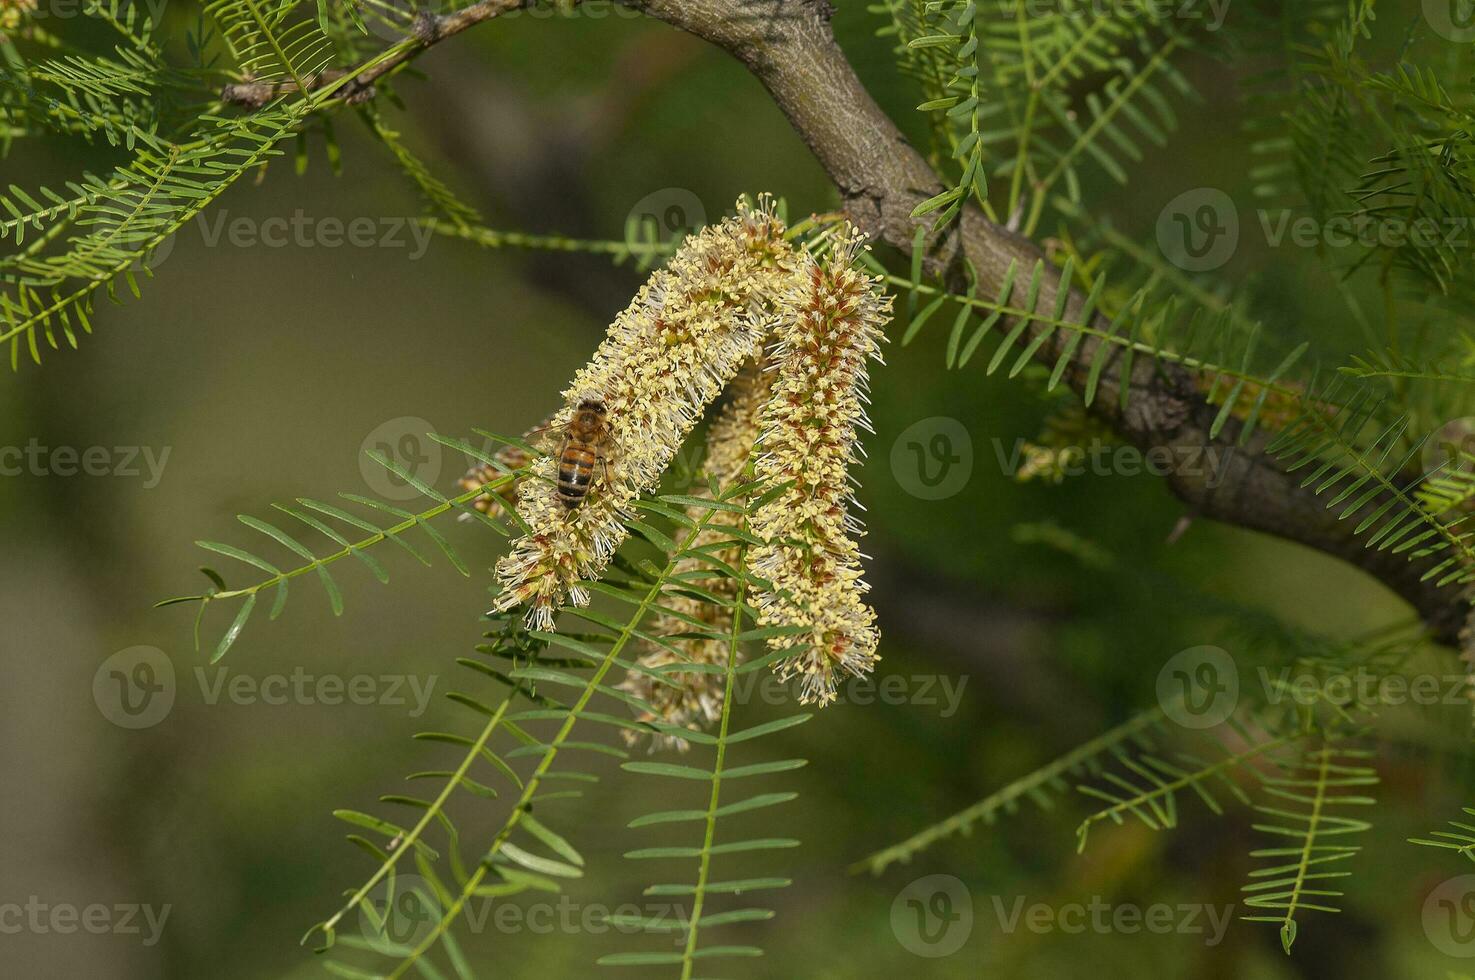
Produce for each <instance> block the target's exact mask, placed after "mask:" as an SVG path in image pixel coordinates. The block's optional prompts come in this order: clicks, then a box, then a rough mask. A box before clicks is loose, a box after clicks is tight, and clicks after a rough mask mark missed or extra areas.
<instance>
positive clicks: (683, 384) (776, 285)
mask: <svg viewBox="0 0 1475 980" xmlns="http://www.w3.org/2000/svg"><path fill="white" fill-rule="evenodd" d="M784 230H785V229H784V227H783V224H782V223H781V222H780V221H779V220H778V219H777V218H776V217H775V216H774V214H773V212H772V209H771V207H770V205H769V204H768V202H767V201H766V200H760V204H759V206H758V207H757V208H753V207H751V206H749V205H747V204H746V203H745V202H741V201H740V202H739V204H738V213H737V215H736V216H735V217H732V218H728V219H727V220H725V221H723V222H721V223H720V224H717V225H713V226H710V227H708V228H706V229H704V230H703V231H702V232H700V233H699V234H697V235H695V236H693V237H692V238H689V239H688V240H687V241H686V242H685V243H684V244H683V245H682V247H681V248H680V250H678V251H677V253H676V254H675V255H674V256H673V257H672V259H671V261H670V262H669V263H668V265H667V266H666V268H664V269H662V270H660V271H658V272H656V273H655V274H654V275H653V276H651V278H650V280H649V281H648V282H647V283H646V284H645V285H644V286H643V287H642V288H641V290H640V292H639V293H638V294H637V295H636V297H635V300H634V302H632V303H631V304H630V306H629V307H628V308H627V309H626V310H625V311H624V312H623V313H621V314H620V315H619V317H618V318H617V319H616V320H615V322H614V324H612V325H611V326H610V328H609V332H608V335H607V336H606V338H605V340H604V342H603V343H601V344H600V346H599V349H598V350H597V351H596V352H595V354H594V358H593V360H592V361H591V362H590V363H589V365H588V366H587V367H585V368H584V369H583V370H581V371H580V372H579V373H578V374H577V375H576V376H575V377H574V380H573V383H572V384H571V385H570V386H569V388H568V389H567V390H566V391H565V392H564V398H565V401H566V404H567V406H569V407H565V408H564V409H563V410H562V411H560V412H558V413H557V414H555V416H554V419H553V430H552V431H551V432H550V434H549V435H548V436H547V437H546V438H545V440H544V445H545V447H547V448H548V449H550V450H555V449H556V447H557V443H558V434H559V432H560V431H561V429H562V427H563V426H564V425H565V424H566V423H567V422H568V420H569V418H570V416H571V415H572V411H573V409H572V406H575V405H577V404H578V403H579V402H580V401H583V400H584V399H598V400H602V401H603V402H604V403H605V406H606V409H607V420H608V424H609V437H610V447H611V451H610V452H609V453H608V462H607V469H608V473H609V478H608V480H606V479H604V478H603V477H604V474H603V472H600V473H599V474H598V475H597V477H596V482H595V487H594V489H593V490H592V491H591V492H590V493H589V495H588V497H587V498H586V499H585V500H584V502H583V503H582V504H581V505H580V506H579V507H577V508H576V509H574V510H567V509H565V508H564V507H563V505H562V504H560V503H559V501H558V499H557V496H556V494H555V492H554V480H555V477H556V467H557V460H555V459H554V458H552V457H551V456H549V457H544V458H542V459H540V460H538V461H537V462H536V463H535V464H534V465H533V467H532V470H531V471H530V476H531V478H530V479H528V480H525V481H524V482H523V484H522V486H521V487H520V488H519V491H518V503H517V513H518V515H519V517H520V518H521V519H522V522H523V523H524V524H525V525H526V526H527V531H528V533H526V534H524V535H523V536H522V537H521V538H519V539H518V540H517V541H516V542H515V543H514V544H513V547H512V551H511V552H510V553H509V554H508V555H507V556H506V557H504V558H502V559H501V560H500V561H499V562H498V563H497V569H496V571H497V579H498V581H499V583H500V584H501V592H500V593H499V595H498V596H497V598H496V600H495V602H494V608H495V609H497V610H499V611H505V610H508V609H511V608H513V607H516V606H519V605H522V604H524V603H526V604H527V606H528V610H527V614H526V622H527V624H528V626H529V628H532V629H541V630H548V629H552V628H553V621H554V615H555V613H556V612H557V610H558V609H559V608H560V607H562V606H563V605H564V604H565V603H566V602H572V603H573V604H575V605H585V604H587V603H588V601H589V595H588V592H587V590H585V589H584V588H582V587H581V586H580V585H579V584H578V583H579V582H581V581H587V580H591V579H594V578H597V577H598V576H599V574H600V573H601V572H602V571H603V570H604V567H605V565H606V563H608V561H609V559H610V557H611V556H612V555H613V554H614V552H615V549H616V548H617V547H618V546H619V545H620V543H621V541H623V540H624V538H625V535H626V533H627V532H626V529H625V526H624V524H623V523H622V519H624V518H627V517H629V516H630V515H631V507H632V505H633V503H634V502H635V500H636V499H637V498H638V497H639V496H640V495H641V494H642V493H647V492H649V491H651V490H653V489H655V487H656V485H657V484H658V482H659V481H660V477H661V474H662V472H664V471H665V469H666V467H667V466H669V465H670V463H671V460H672V459H673V458H674V457H675V454H676V452H677V450H678V449H679V448H680V446H681V443H682V441H683V440H684V439H685V438H686V435H687V434H688V433H689V432H690V431H691V429H692V427H693V426H694V425H695V424H696V422H697V420H698V419H699V418H700V417H701V415H702V413H703V411H704V410H705V408H706V406H707V405H709V404H710V403H711V402H712V401H713V400H714V399H715V398H716V397H717V395H718V393H719V392H721V390H722V389H723V387H724V386H725V385H726V384H727V382H728V381H730V380H731V379H732V377H733V376H734V375H735V374H736V373H737V372H738V369H739V368H740V367H741V366H742V364H743V363H744V362H745V361H746V360H747V359H749V358H750V357H752V356H753V355H754V353H755V352H756V351H757V349H758V348H759V347H760V345H761V341H762V338H763V336H764V334H765V332H766V330H767V329H768V327H769V325H770V319H771V317H772V314H773V309H774V306H775V303H776V301H777V298H778V297H779V296H780V295H781V294H783V293H784V292H785V290H786V289H787V287H788V286H789V284H790V280H791V277H792V276H793V274H794V272H793V270H794V267H795V253H794V251H793V249H792V248H791V247H790V246H789V244H788V242H787V241H785V239H784Z"/></svg>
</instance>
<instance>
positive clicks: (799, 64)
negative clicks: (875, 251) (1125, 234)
mask: <svg viewBox="0 0 1475 980" xmlns="http://www.w3.org/2000/svg"><path fill="white" fill-rule="evenodd" d="M626 2H628V3H629V5H630V6H632V7H635V8H638V9H640V10H643V11H645V12H646V13H648V14H650V15H651V16H653V17H657V18H659V19H661V20H663V21H666V22H667V23H669V24H671V25H673V26H675V27H678V28H681V29H682V30H685V31H688V32H690V33H692V34H694V35H696V36H698V37H701V38H703V39H705V40H707V41H710V42H712V43H713V44H716V45H717V46H719V47H721V48H723V49H724V50H726V51H728V52H729V53H730V54H732V55H733V56H734V57H736V58H737V59H738V60H739V61H741V62H742V63H743V64H744V65H746V66H747V68H748V69H749V71H751V72H752V73H753V75H754V76H755V77H756V78H757V79H758V80H759V81H760V82H762V84H763V85H764V87H765V88H767V90H768V91H769V93H770V94H771V95H772V96H773V99H774V101H775V102H776V103H777V104H778V106H779V108H780V109H782V110H783V112H784V113H785V115H787V116H788V118H789V121H790V122H791V123H792V124H793V126H794V128H795V130H796V131H797V132H798V134H799V136H800V137H801V138H802V139H803V140H804V142H805V143H806V144H808V146H809V148H810V149H811V150H812V151H813V152H814V154H815V156H816V157H817V158H818V160H819V162H820V163H821V165H822V166H823V167H824V169H825V171H826V172H827V173H828V174H829V176H830V179H831V180H833V181H834V183H835V186H836V187H837V188H838V189H839V191H840V195H841V197H842V198H843V200H844V205H845V211H846V213H847V215H848V216H849V217H850V218H851V220H853V221H854V222H855V223H856V224H857V225H858V226H859V227H860V229H861V230H862V231H864V232H865V233H866V234H867V235H869V236H871V237H872V238H873V239H875V240H877V241H882V242H886V243H888V244H890V245H893V246H895V247H897V248H901V249H906V250H910V249H911V245H912V239H913V235H914V234H915V231H916V226H917V223H918V221H917V219H914V218H912V217H911V216H910V215H911V212H912V210H913V208H915V207H916V205H917V204H918V203H920V202H921V201H923V200H925V199H927V198H929V197H931V196H933V195H934V194H937V193H939V192H940V191H942V190H943V189H944V188H943V185H942V183H941V181H940V180H939V179H938V177H937V175H936V174H935V173H934V172H933V171H932V169H931V167H929V166H928V164H927V162H926V161H925V160H924V159H923V158H922V156H921V154H919V153H918V152H917V151H916V150H915V149H914V148H913V147H912V146H911V145H910V144H909V143H908V142H907V140H906V138H905V137H904V136H903V135H902V134H901V131H900V130H898V129H897V127H896V126H895V124H893V123H892V121H891V120H890V119H889V118H888V117H887V116H886V114H885V113H884V112H882V111H881V108H880V107H879V106H878V105H877V104H876V103H875V101H874V100H873V99H872V98H871V97H870V95H869V94H868V93H867V92H866V91H865V88H864V87H863V86H862V85H861V82H860V79H859V78H858V77H857V76H856V74H855V71H854V70H853V69H852V68H851V66H850V62H849V61H848V59H847V58H846V56H845V54H844V52H843V51H841V50H840V47H839V45H838V44H837V43H836V42H835V38H834V34H833V32H832V31H831V29H830V24H829V14H830V7H829V6H828V4H827V3H826V2H824V0H626ZM922 220H924V221H929V222H930V220H931V219H930V218H927V219H922ZM929 254H930V260H929V262H930V266H931V268H930V271H931V272H932V273H933V274H935V275H942V276H950V275H956V273H957V271H958V269H959V267H960V265H961V262H960V260H961V258H962V257H963V256H966V258H967V259H968V260H969V261H970V262H971V263H972V265H973V268H974V269H975V270H976V272H977V274H978V277H979V292H980V295H993V294H995V293H996V292H997V291H998V289H999V288H1000V287H1001V286H1002V284H1003V280H1004V277H1005V276H1006V275H1007V272H1008V269H1009V266H1010V263H1011V262H1013V261H1018V262H1019V263H1020V266H1021V268H1024V269H1029V268H1030V267H1032V266H1033V264H1034V262H1035V260H1036V259H1038V258H1039V257H1040V254H1041V253H1040V250H1039V248H1038V247H1037V246H1036V245H1035V244H1034V243H1032V242H1030V241H1029V240H1027V239H1025V238H1023V237H1022V236H1019V235H1016V234H1013V233H1011V232H1010V231H1008V230H1007V229H1005V228H1003V227H1001V226H999V225H997V224H994V223H993V222H991V221H989V220H988V219H987V218H986V217H984V215H983V213H982V212H980V211H978V210H977V209H975V208H971V207H970V208H968V209H966V210H965V211H964V212H963V215H962V218H961V221H960V222H959V224H958V226H957V227H956V228H955V229H954V230H953V231H952V232H950V233H949V235H948V237H947V238H946V239H945V240H943V241H939V242H934V243H933V244H932V247H931V250H930V253H929ZM1046 270H1047V274H1046V279H1045V284H1044V287H1043V289H1042V290H1041V299H1040V302H1039V304H1038V308H1041V309H1050V308H1053V305H1054V302H1055V297H1056V293H1057V292H1058V289H1059V281H1058V278H1056V277H1054V275H1053V270H1052V267H1051V266H1050V265H1049V264H1048V263H1047V264H1046ZM1069 302H1070V306H1069V307H1068V309H1071V310H1072V311H1079V310H1080V309H1081V307H1082V306H1083V305H1084V302H1085V298H1084V297H1083V296H1081V295H1080V294H1079V293H1076V294H1073V295H1072V297H1071V298H1070V300H1069ZM1095 326H1097V327H1099V328H1101V329H1105V328H1106V326H1107V324H1106V323H1105V322H1104V321H1103V320H1101V318H1099V317H1098V318H1097V322H1096V323H1095ZM1056 334H1057V335H1056V338H1054V340H1053V341H1051V342H1047V343H1046V344H1045V345H1044V346H1043V347H1042V348H1041V350H1040V352H1039V356H1040V358H1041V359H1042V360H1045V361H1047V362H1049V363H1052V364H1053V363H1054V361H1055V359H1056V357H1058V355H1059V353H1060V349H1061V346H1063V344H1064V342H1065V340H1066V337H1065V332H1064V331H1057V332H1056ZM1057 342H1058V344H1057ZM1097 344H1098V341H1097V340H1095V339H1094V338H1090V337H1087V338H1086V339H1085V340H1084V341H1083V342H1082V343H1081V345H1080V346H1079V348H1078V349H1077V350H1076V352H1075V354H1074V357H1073V362H1072V368H1071V369H1070V370H1067V372H1066V380H1067V382H1068V383H1069V384H1070V385H1071V386H1072V387H1073V388H1074V389H1075V390H1076V391H1077V392H1078V393H1080V392H1082V391H1083V390H1084V387H1085V382H1086V374H1087V369H1088V366H1089V365H1090V363H1091V361H1092V359H1093V356H1094V355H1095V352H1096V348H1097ZM1117 353H1119V350H1118V351H1117V352H1113V353H1112V354H1110V355H1109V356H1108V361H1107V367H1106V369H1105V370H1104V371H1103V372H1102V375H1101V378H1100V385H1099V389H1098V392H1097V397H1096V399H1095V400H1094V401H1093V403H1092V405H1091V411H1092V412H1093V413H1094V414H1095V415H1097V416H1099V417H1101V418H1103V419H1104V420H1105V421H1107V422H1108V423H1110V424H1111V425H1112V427H1113V428H1115V429H1116V430H1117V431H1118V432H1120V433H1121V434H1122V435H1123V436H1124V437H1126V438H1127V439H1128V440H1130V441H1131V442H1132V443H1134V444H1135V445H1137V446H1138V447H1140V448H1142V449H1143V450H1144V451H1145V450H1150V449H1153V448H1155V447H1163V448H1164V449H1165V450H1168V451H1171V452H1173V453H1175V454H1186V453H1190V452H1201V451H1203V450H1204V449H1206V448H1208V447H1213V448H1214V449H1215V450H1217V451H1219V452H1224V453H1230V454H1231V455H1230V457H1229V463H1228V466H1227V469H1226V470H1225V472H1223V473H1222V481H1221V482H1218V484H1217V485H1216V486H1210V485H1209V484H1210V483H1213V482H1214V481H1213V480H1209V479H1206V476H1207V474H1204V473H1201V472H1197V471H1198V470H1199V469H1200V468H1197V467H1180V468H1178V470H1185V471H1186V470H1188V469H1192V470H1194V471H1195V472H1193V473H1189V472H1178V471H1177V470H1175V472H1174V473H1173V474H1171V475H1170V476H1168V477H1167V479H1168V482H1169V484H1170V485H1171V487H1172V489H1173V492H1174V493H1175V494H1177V495H1178V497H1180V498H1181V499H1182V500H1183V501H1184V502H1185V503H1186V504H1187V505H1188V507H1189V509H1190V511H1191V512H1192V513H1193V514H1194V515H1196V516H1202V517H1209V518H1213V519H1215V520H1218V521H1223V522H1224V523H1227V524H1232V525H1235V526H1237V527H1243V528H1249V529H1252V530H1256V531H1263V532H1266V533H1269V534H1274V535H1276V536H1278V537H1282V538H1286V539H1288V540H1291V541H1297V542H1300V543H1301V544H1305V545H1309V546H1310V547H1313V548H1316V549H1318V550H1320V551H1323V552H1326V553H1327V554H1330V555H1334V556H1336V557H1338V558H1341V559H1343V560H1345V561H1348V562H1350V563H1351V564H1354V565H1356V566H1358V567H1359V568H1362V569H1364V570H1365V571H1367V572H1368V573H1369V574H1371V575H1373V576H1374V577H1375V578H1377V579H1378V580H1379V581H1381V582H1383V583H1384V584H1385V585H1387V586H1388V587H1389V588H1391V589H1393V590H1394V591H1395V592H1397V593H1398V594H1399V595H1401V596H1402V597H1403V598H1405V599H1406V600H1408V602H1409V603H1411V604H1412V605H1413V606H1414V608H1415V609H1417V610H1418V612H1419V615H1420V616H1421V617H1422V618H1423V620H1424V622H1425V623H1426V624H1427V625H1428V628H1429V630H1430V632H1431V633H1432V634H1433V635H1434V636H1435V637H1436V638H1437V639H1438V640H1440V641H1441V642H1444V643H1448V644H1451V645H1453V644H1455V643H1456V642H1457V637H1458V634H1459V631H1460V628H1461V626H1462V625H1463V620H1464V616H1465V613H1466V612H1467V611H1468V610H1467V607H1466V602H1465V600H1464V598H1463V597H1462V596H1461V594H1460V591H1459V589H1458V588H1457V587H1455V586H1446V587H1444V588H1438V587H1436V586H1435V585H1434V583H1433V582H1432V581H1427V582H1426V581H1421V578H1422V576H1423V575H1424V573H1425V572H1426V571H1427V570H1428V569H1429V567H1430V566H1431V563H1430V562H1427V561H1420V560H1417V559H1416V560H1412V561H1410V560H1408V558H1407V557H1406V555H1402V554H1391V553H1389V552H1380V551H1377V550H1374V549H1369V548H1367V547H1365V541H1364V539H1363V538H1359V537H1356V536H1354V535H1353V533H1352V532H1353V529H1354V528H1355V527H1356V525H1357V520H1356V518H1349V519H1347V520H1337V518H1336V512H1335V511H1329V510H1328V509H1327V508H1326V501H1325V499H1322V498H1318V497H1317V496H1316V495H1315V494H1313V493H1312V492H1311V491H1310V490H1307V489H1302V488H1301V487H1300V486H1299V483H1300V481H1301V480H1302V479H1303V478H1304V474H1302V473H1297V474H1288V473H1286V472H1285V469H1284V467H1283V466H1282V465H1280V464H1279V463H1277V461H1276V460H1274V459H1273V458H1271V457H1269V456H1267V455H1266V454H1265V453H1264V447H1265V445H1266V442H1267V440H1268V438H1269V436H1268V435H1267V434H1265V433H1257V434H1255V435H1253V436H1252V437H1251V438H1250V440H1249V442H1248V444H1247V445H1246V446H1245V447H1243V448H1235V446H1234V443H1235V442H1236V440H1237V439H1238V437H1239V435H1240V429H1239V426H1238V425H1237V424H1236V423H1235V421H1234V420H1231V421H1230V422H1229V424H1228V425H1226V426H1225V427H1224V429H1223V430H1222V431H1221V432H1220V434H1219V436H1218V438H1217V439H1213V440H1211V439H1210V438H1209V429H1210V426H1211V424H1212V423H1213V420H1214V418H1215V416H1216V415H1217V414H1218V409H1217V407H1215V406H1212V405H1210V404H1209V403H1208V402H1207V401H1206V400H1205V399H1204V397H1203V395H1202V393H1201V392H1200V391H1199V389H1198V386H1197V385H1196V383H1195V379H1194V377H1193V376H1192V374H1191V373H1190V372H1189V371H1187V370H1186V369H1183V368H1181V367H1177V366H1175V365H1171V364H1154V363H1152V361H1151V359H1149V358H1143V357H1138V358H1134V359H1133V363H1132V365H1131V371H1130V377H1127V378H1125V379H1124V378H1123V377H1122V372H1121V365H1120V363H1119V360H1118V357H1117ZM1123 383H1126V384H1127V385H1129V386H1130V392H1129V394H1130V397H1129V399H1128V407H1127V409H1126V410H1125V411H1122V410H1121V409H1120V408H1119V399H1118V397H1117V395H1118V394H1119V392H1120V387H1121V385H1122V384H1123ZM1174 458H1183V456H1182V455H1175V457H1174ZM1380 503H1381V500H1374V501H1371V502H1370V503H1369V504H1368V505H1367V510H1368V511H1371V510H1372V509H1374V508H1376V507H1377V506H1378V505H1379V504H1380Z"/></svg>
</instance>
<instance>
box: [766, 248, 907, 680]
mask: <svg viewBox="0 0 1475 980" xmlns="http://www.w3.org/2000/svg"><path fill="white" fill-rule="evenodd" d="M862 248H864V238H863V236H861V235H860V233H859V232H857V231H856V230H855V229H853V228H846V229H844V230H843V231H842V232H841V233H840V234H839V235H838V236H837V239H836V242H835V244H834V247H833V248H832V249H831V251H830V253H829V254H828V255H827V256H826V257H825V258H824V259H823V260H816V259H814V258H813V257H811V256H808V255H805V256H803V258H802V259H801V262H802V268H801V269H800V273H799V275H797V276H796V277H795V278H794V280H793V285H792V287H791V291H790V294H789V295H788V296H787V297H785V299H784V300H783V303H782V308H783V309H784V310H785V312H786V315H785V316H783V317H782V318H781V319H780V321H779V323H778V326H777V329H776V341H775V343H774V346H773V349H772V351H771V353H770V359H771V361H772V362H773V363H774V364H775V365H776V369H775V377H774V380H773V384H772V394H771V396H770V398H769V401H768V404H767V405H766V406H765V408H764V410H763V412H762V415H761V417H760V422H759V426H760V431H761V435H760V436H759V440H758V445H757V460H756V463H755V476H756V478H757V479H759V480H760V481H762V482H763V484H764V485H766V486H779V485H782V484H790V486H789V487H788V489H786V490H784V491H783V492H782V493H780V494H778V495H777V496H776V497H774V498H773V499H771V500H769V501H767V502H765V503H764V504H763V505H762V506H761V507H759V508H758V509H757V511H756V512H755V513H754V514H753V516H752V531H753V533H754V535H756V536H757V537H758V538H759V539H760V540H761V541H762V542H763V543H762V544H761V545H759V546H755V547H754V548H753V549H752V550H751V551H750V552H749V555H748V567H749V569H750V570H752V572H753V573H754V574H755V575H758V576H760V577H762V578H764V579H767V580H768V582H769V583H771V585H772V586H773V589H772V591H755V592H754V595H753V602H754V605H755V606H756V607H757V609H758V610H759V621H760V622H761V623H762V624H763V625H765V626H793V627H799V628H800V630H801V632H800V633H799V634H798V635H794V636H779V637H774V638H772V639H771V640H770V641H769V643H770V645H771V646H773V647H774V648H775V649H786V648H791V647H795V646H796V644H797V649H795V651H794V652H793V653H792V654H790V655H789V656H788V657H786V658H785V659H784V660H782V661H781V662H780V664H779V667H778V672H779V676H780V677H782V678H784V679H788V678H790V677H800V678H802V682H801V685H800V694H799V699H800V701H801V702H803V703H805V704H813V703H818V704H820V705H825V704H829V703H830V702H832V701H834V700H835V688H836V686H837V684H838V682H839V679H840V678H841V676H843V675H847V674H848V675H851V676H861V675H863V674H865V673H868V672H869V671H870V670H871V669H872V668H873V667H874V665H875V663H876V660H877V656H876V644H877V641H878V639H879V637H878V634H877V631H876V626H875V618H876V617H875V613H874V612H873V611H872V610H871V608H870V607H869V606H868V605H866V603H865V602H864V599H863V597H864V595H865V592H866V591H867V588H868V587H867V586H866V584H865V582H864V581H863V580H862V579H861V570H860V549H859V546H858V545H857V544H856V542H855V540H854V537H853V536H858V535H859V534H860V533H861V527H860V523H859V521H857V520H856V519H855V518H854V516H853V515H852V514H851V513H850V505H851V503H853V498H852V493H851V482H850V476H849V473H850V468H851V466H852V465H854V464H855V463H856V462H857V455H858V451H859V450H858V444H857V430H859V429H865V430H867V431H869V430H870V425H869V423H868V422H867V420H866V417H865V408H864V406H865V403H866V400H867V399H866V392H867V384H868V376H867V373H866V368H867V362H868V361H869V360H871V359H873V358H874V359H876V360H877V361H879V360H880V343H881V341H882V340H884V339H885V338H884V334H883V333H882V328H883V327H884V326H885V324H886V323H887V321H888V320H889V319H890V316H891V300H890V297H887V296H885V295H884V294H883V293H882V292H881V289H880V286H879V280H876V279H872V278H870V277H869V276H867V275H866V274H865V273H863V272H861V271H860V270H858V269H856V268H855V267H854V263H855V258H856V256H857V255H858V254H859V252H860V250H861V249H862Z"/></svg>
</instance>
